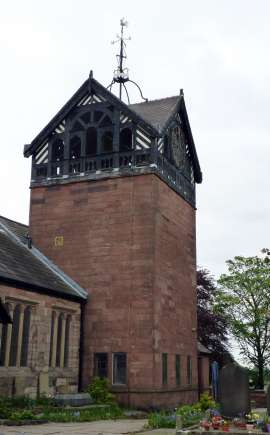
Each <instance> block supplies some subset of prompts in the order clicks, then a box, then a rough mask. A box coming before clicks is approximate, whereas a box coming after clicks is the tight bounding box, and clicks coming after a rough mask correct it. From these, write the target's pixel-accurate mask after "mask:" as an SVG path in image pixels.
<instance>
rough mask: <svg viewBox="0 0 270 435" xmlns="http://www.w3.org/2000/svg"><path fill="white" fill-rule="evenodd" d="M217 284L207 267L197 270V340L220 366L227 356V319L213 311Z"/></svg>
mask: <svg viewBox="0 0 270 435" xmlns="http://www.w3.org/2000/svg"><path fill="white" fill-rule="evenodd" d="M217 294H218V290H217V285H216V282H215V280H214V278H213V276H212V275H211V274H210V272H209V271H208V270H207V269H199V270H197V319H198V340H199V341H200V342H201V343H202V344H203V345H204V346H206V347H207V349H209V350H210V351H211V353H212V359H213V360H215V361H218V363H219V364H220V366H222V365H223V364H224V360H226V359H227V357H228V350H227V342H228V336H227V330H228V327H227V320H226V318H225V317H224V316H223V315H222V314H221V313H219V312H215V305H216V297H217Z"/></svg>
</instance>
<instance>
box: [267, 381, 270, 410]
mask: <svg viewBox="0 0 270 435" xmlns="http://www.w3.org/2000/svg"><path fill="white" fill-rule="evenodd" d="M266 406H267V414H268V415H270V384H269V385H267V390H266Z"/></svg>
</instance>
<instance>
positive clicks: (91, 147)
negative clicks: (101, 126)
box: [86, 127, 97, 156]
mask: <svg viewBox="0 0 270 435" xmlns="http://www.w3.org/2000/svg"><path fill="white" fill-rule="evenodd" d="M96 154H97V129H96V128H95V127H89V128H88V129H87V130H86V155H87V156H92V155H96Z"/></svg>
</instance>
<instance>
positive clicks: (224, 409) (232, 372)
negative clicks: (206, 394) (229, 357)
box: [219, 363, 250, 417]
mask: <svg viewBox="0 0 270 435" xmlns="http://www.w3.org/2000/svg"><path fill="white" fill-rule="evenodd" d="M219 402H220V406H221V413H222V415H223V416H225V417H239V416H243V415H245V414H248V413H249V412H250V397H249V382H248V373H247V370H246V369H244V368H243V367H241V366H239V365H238V364H235V363H229V364H227V365H226V366H224V367H223V368H222V369H221V371H220V377H219Z"/></svg>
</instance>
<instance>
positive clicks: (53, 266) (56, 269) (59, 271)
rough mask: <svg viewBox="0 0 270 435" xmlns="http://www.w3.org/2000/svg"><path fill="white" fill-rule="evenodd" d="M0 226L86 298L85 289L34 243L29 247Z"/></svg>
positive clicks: (1, 225)
mask: <svg viewBox="0 0 270 435" xmlns="http://www.w3.org/2000/svg"><path fill="white" fill-rule="evenodd" d="M0 228H2V229H3V230H4V231H5V233H6V235H7V237H8V238H10V239H11V240H12V241H13V242H14V243H17V244H18V245H19V246H21V247H23V248H24V249H25V250H27V252H28V253H29V254H31V255H32V256H33V257H34V258H35V259H36V260H38V261H39V262H40V263H42V264H43V265H44V266H45V267H47V269H49V270H50V271H51V272H53V273H54V274H55V275H56V276H58V278H60V279H61V281H62V282H64V283H65V284H67V285H68V286H70V287H72V289H73V290H74V292H76V293H77V295H79V296H80V297H82V298H84V299H86V298H87V291H86V290H85V289H84V288H82V287H81V286H80V285H79V284H78V283H77V282H76V281H74V280H73V279H72V278H70V277H69V276H68V275H67V274H66V273H65V272H64V271H63V270H62V269H60V268H59V267H58V266H57V265H56V264H55V263H54V262H53V261H51V260H50V259H49V258H48V257H46V256H45V255H44V254H43V253H42V252H41V251H40V250H39V249H37V248H36V247H35V246H34V245H32V248H31V249H29V248H28V247H27V245H25V244H24V243H23V242H22V241H21V239H20V238H19V237H18V236H17V235H16V234H15V233H14V232H13V231H12V230H11V229H10V228H8V227H7V226H6V225H5V224H4V223H3V222H0Z"/></svg>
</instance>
